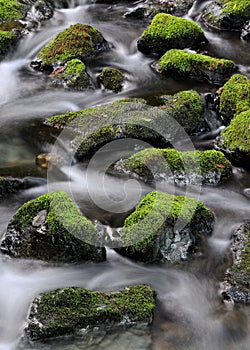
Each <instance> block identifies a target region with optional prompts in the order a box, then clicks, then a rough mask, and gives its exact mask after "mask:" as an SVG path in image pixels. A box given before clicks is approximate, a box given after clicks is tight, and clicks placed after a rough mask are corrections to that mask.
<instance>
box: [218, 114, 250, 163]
mask: <svg viewBox="0 0 250 350" xmlns="http://www.w3.org/2000/svg"><path fill="white" fill-rule="evenodd" d="M215 148H216V149H218V150H221V151H222V152H223V153H225V154H226V157H227V158H228V159H229V160H230V161H231V162H232V163H233V164H235V165H236V166H241V167H243V168H246V169H249V168H250V109H249V110H248V111H246V112H242V113H240V114H238V115H236V116H235V117H234V118H233V120H232V121H231V123H230V124H229V126H228V127H226V128H225V129H224V130H223V131H222V132H221V135H220V136H218V137H217V139H216V142H215Z"/></svg>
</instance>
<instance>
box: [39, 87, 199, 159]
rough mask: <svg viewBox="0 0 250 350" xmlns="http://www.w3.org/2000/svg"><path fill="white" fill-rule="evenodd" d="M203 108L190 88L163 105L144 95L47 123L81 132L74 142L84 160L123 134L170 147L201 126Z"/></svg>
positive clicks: (78, 154) (155, 144)
mask: <svg viewBox="0 0 250 350" xmlns="http://www.w3.org/2000/svg"><path fill="white" fill-rule="evenodd" d="M162 107H163V108H162ZM201 110H202V106H201V101H200V99H199V97H198V95H197V94H196V93H194V92H193V93H192V92H190V93H180V94H178V95H173V96H172V98H170V99H169V102H168V101H166V100H165V105H164V106H161V107H152V106H149V105H147V104H146V101H145V100H142V99H128V100H119V101H116V102H113V103H110V104H107V105H104V106H98V107H93V108H88V109H85V110H80V111H77V112H69V113H67V114H62V115H58V116H52V117H50V118H49V119H48V120H47V121H46V124H48V125H50V126H52V127H56V128H68V129H70V130H73V131H75V132H76V134H77V136H76V138H75V140H74V142H73V143H72V145H73V147H74V148H75V150H76V154H75V155H76V158H77V159H78V160H82V159H84V158H88V157H89V156H90V155H92V154H93V153H94V152H95V151H96V150H98V149H99V148H100V147H102V146H103V145H104V144H106V143H108V142H110V141H112V140H116V139H121V138H128V137H131V138H137V139H139V140H143V141H147V142H150V143H151V144H152V145H153V146H155V147H168V146H169V145H170V141H173V140H174V139H175V138H176V137H180V138H182V137H186V136H185V135H184V134H183V132H185V131H187V132H190V131H191V130H192V132H193V131H195V130H199V128H200V119H201V118H199V116H198V114H199V111H201ZM192 113H193V114H192ZM195 123H197V124H196V129H195ZM184 130H185V131H184Z"/></svg>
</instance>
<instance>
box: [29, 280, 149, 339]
mask: <svg viewBox="0 0 250 350" xmlns="http://www.w3.org/2000/svg"><path fill="white" fill-rule="evenodd" d="M154 307H155V305H154V293H153V290H152V289H151V288H150V287H148V286H145V285H137V286H130V287H127V288H126V289H124V290H121V291H118V292H113V293H100V292H91V291H88V290H87V289H82V288H65V289H62V290H56V291H53V292H50V293H44V294H42V295H41V296H40V297H39V298H38V299H36V300H35V301H34V303H33V307H32V309H31V313H30V316H29V324H28V328H27V333H28V335H29V336H30V338H31V339H33V340H36V339H43V338H49V337H56V336H59V335H66V334H74V333H76V332H77V331H78V330H80V329H82V328H87V327H88V328H90V329H93V328H94V327H96V326H102V327H105V325H106V326H107V327H109V328H110V326H111V325H112V324H114V323H119V322H121V321H122V320H126V322H125V325H127V326H128V327H129V326H131V325H135V324H136V322H138V321H144V322H147V323H150V322H151V321H152V317H153V311H154ZM39 324H40V325H41V326H39Z"/></svg>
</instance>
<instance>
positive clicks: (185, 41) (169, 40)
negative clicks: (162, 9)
mask: <svg viewBox="0 0 250 350" xmlns="http://www.w3.org/2000/svg"><path fill="white" fill-rule="evenodd" d="M205 41H206V38H205V35H204V33H203V30H202V29H201V27H200V26H199V25H198V24H197V23H195V22H193V21H191V20H187V19H183V18H179V17H176V16H172V15H169V14H166V13H159V14H157V15H156V16H155V17H154V18H153V20H152V22H151V24H150V25H149V27H148V28H147V29H146V30H145V31H144V32H143V33H142V36H141V38H140V39H139V40H138V42H137V45H138V49H139V50H140V51H142V52H145V53H158V54H163V53H164V52H166V51H167V50H169V49H172V48H178V49H184V48H185V47H191V48H194V47H197V45H199V44H201V43H202V42H205Z"/></svg>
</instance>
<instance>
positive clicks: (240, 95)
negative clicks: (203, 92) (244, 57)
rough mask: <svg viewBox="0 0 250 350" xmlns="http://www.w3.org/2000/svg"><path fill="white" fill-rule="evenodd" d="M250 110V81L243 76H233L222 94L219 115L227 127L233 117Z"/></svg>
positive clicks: (223, 88) (222, 90)
mask: <svg viewBox="0 0 250 350" xmlns="http://www.w3.org/2000/svg"><path fill="white" fill-rule="evenodd" d="M248 109H250V80H249V79H248V78H247V77H246V76H244V75H241V74H235V75H233V76H232V77H231V78H230V79H229V81H228V82H226V84H225V85H224V86H223V87H222V89H221V92H220V107H219V113H220V116H221V118H222V120H223V123H224V124H225V125H228V124H229V123H230V121H231V120H232V118H233V116H234V115H236V114H239V113H241V112H244V111H247V110H248Z"/></svg>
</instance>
